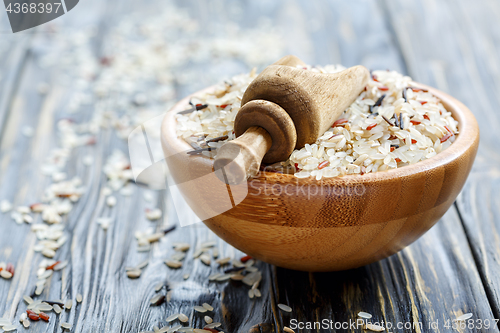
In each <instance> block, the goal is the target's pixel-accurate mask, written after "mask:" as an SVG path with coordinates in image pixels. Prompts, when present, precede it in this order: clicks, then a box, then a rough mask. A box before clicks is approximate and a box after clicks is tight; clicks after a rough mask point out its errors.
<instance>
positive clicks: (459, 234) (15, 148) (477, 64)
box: [0, 0, 500, 332]
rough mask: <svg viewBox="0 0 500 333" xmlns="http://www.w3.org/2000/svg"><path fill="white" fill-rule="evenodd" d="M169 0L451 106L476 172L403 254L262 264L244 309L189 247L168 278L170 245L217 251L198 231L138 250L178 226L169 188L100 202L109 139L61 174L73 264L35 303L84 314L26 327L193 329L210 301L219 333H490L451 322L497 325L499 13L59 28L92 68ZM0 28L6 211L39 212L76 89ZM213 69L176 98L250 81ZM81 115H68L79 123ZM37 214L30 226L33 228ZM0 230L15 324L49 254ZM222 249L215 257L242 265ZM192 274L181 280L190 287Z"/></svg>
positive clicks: (435, 9) (295, 8)
mask: <svg viewBox="0 0 500 333" xmlns="http://www.w3.org/2000/svg"><path fill="white" fill-rule="evenodd" d="M173 2H176V3H177V5H178V6H180V7H183V8H185V9H187V10H188V12H189V14H190V15H191V16H192V17H194V18H195V19H196V20H197V21H198V22H199V24H200V25H202V26H203V27H205V29H204V34H207V35H214V34H217V33H218V31H219V30H220V29H222V28H224V27H227V26H228V25H229V22H234V24H235V25H239V26H240V27H241V29H243V30H245V29H252V28H253V27H255V25H257V24H261V23H257V22H260V21H258V19H259V18H267V19H268V20H269V21H271V22H273V25H274V26H275V27H277V29H278V31H279V33H280V34H282V36H283V39H282V42H283V43H284V51H283V54H287V53H292V54H296V55H297V56H299V57H300V58H302V59H304V60H305V61H306V62H308V63H313V64H327V63H342V64H343V65H345V66H352V65H356V64H363V65H365V66H367V67H368V68H372V69H386V68H389V69H394V70H397V71H400V72H403V73H406V74H408V75H410V76H411V77H412V78H413V79H414V80H415V81H418V82H422V83H425V84H429V85H432V86H435V87H437V88H439V89H441V90H443V91H446V92H448V93H450V94H451V95H453V96H455V97H457V98H458V99H460V100H461V101H463V102H464V103H465V104H466V105H467V106H468V107H469V108H470V109H471V110H472V111H473V112H474V114H475V115H476V118H477V120H478V122H479V124H480V128H481V144H480V149H479V153H478V156H477V159H476V163H475V165H474V168H473V170H472V172H471V174H470V176H469V179H468V181H467V183H466V185H465V188H464V190H463V191H462V193H461V194H460V195H459V197H458V199H457V201H456V203H455V205H453V206H452V208H451V209H450V210H449V211H448V212H447V213H446V215H445V216H444V217H443V218H442V221H440V222H439V223H438V224H437V225H436V226H435V227H434V228H432V229H431V230H430V231H429V232H428V233H427V234H426V235H424V236H423V237H422V238H421V239H419V240H418V241H416V242H415V243H414V244H412V245H411V246H409V247H408V248H406V249H405V250H403V251H401V252H400V253H398V254H396V255H393V256H392V257H390V258H388V259H385V260H382V261H380V262H377V263H374V264H371V265H368V266H366V267H361V268H359V269H355V270H351V271H346V272H334V273H320V274H315V273H305V272H296V271H289V270H285V269H281V268H277V267H273V266H270V265H267V264H265V263H258V264H257V266H258V267H259V268H260V269H261V271H262V272H263V282H262V285H261V290H262V297H261V298H257V299H252V300H251V299H249V298H248V297H247V291H248V288H246V287H244V286H241V285H240V284H238V283H234V282H229V283H228V282H224V283H214V282H209V281H208V276H209V275H210V274H212V273H213V272H216V271H220V269H219V268H217V265H215V264H214V263H212V267H208V266H206V265H204V264H202V263H200V261H199V260H193V259H192V255H191V253H192V251H193V249H191V250H190V252H188V256H187V258H186V259H185V263H184V265H183V267H182V268H181V269H178V270H173V269H169V268H167V267H166V266H165V264H164V263H163V260H164V259H166V258H167V256H168V254H171V253H172V243H173V242H175V241H185V242H189V243H190V244H192V245H193V248H194V247H195V245H196V244H200V243H201V242H204V241H206V240H217V237H216V236H215V235H214V234H212V233H211V232H210V231H209V230H208V229H207V228H206V227H204V225H203V224H201V223H198V224H195V225H192V226H189V227H184V228H177V229H176V230H175V231H174V232H172V233H169V234H168V235H167V236H166V237H165V238H164V239H162V241H161V242H159V243H156V244H155V245H154V246H153V247H152V249H151V251H149V252H145V253H138V252H137V251H136V249H135V238H134V235H133V234H134V232H135V231H136V230H142V229H144V228H146V227H150V226H153V227H156V228H161V227H162V226H164V225H167V224H176V223H178V221H176V218H177V217H176V214H175V213H174V212H173V211H172V209H171V207H169V206H166V205H165V202H167V201H168V200H165V199H168V191H153V192H152V191H151V190H149V189H146V188H144V187H141V186H139V187H136V188H135V190H134V192H133V194H132V195H131V196H128V197H124V196H120V195H117V196H116V197H117V198H118V203H117V205H116V206H115V207H113V208H110V207H108V206H107V205H106V204H105V199H104V197H103V195H102V194H101V188H102V186H103V185H104V183H105V181H106V179H105V176H104V175H103V173H102V167H103V164H104V163H105V162H106V158H107V156H108V155H109V154H110V152H111V151H112V149H114V148H118V149H121V150H123V151H126V142H125V141H123V140H121V139H118V138H116V136H115V135H113V134H112V131H111V130H103V131H101V132H100V133H99V135H98V137H97V143H96V144H95V145H93V146H88V147H83V148H78V149H75V150H74V151H73V155H72V157H71V160H70V162H69V163H68V166H67V170H66V171H67V173H68V175H71V176H73V175H78V176H79V177H81V179H82V181H83V184H85V186H86V192H85V194H84V195H83V196H82V198H81V199H80V200H79V202H78V203H77V204H76V205H75V207H74V209H73V211H72V212H71V213H70V214H69V215H68V216H67V217H65V222H64V223H66V224H67V229H66V232H67V233H68V235H69V236H70V240H69V241H68V242H67V243H66V244H65V245H64V246H63V248H61V249H60V250H59V251H58V252H57V257H56V258H58V259H61V260H62V259H68V260H69V261H70V265H69V266H68V268H66V269H65V270H64V271H62V273H61V272H59V273H57V274H54V276H53V277H52V279H51V281H50V287H47V288H46V289H45V291H44V293H43V294H42V296H40V297H42V298H43V299H59V298H63V299H64V298H66V297H67V296H68V295H69V296H70V297H73V298H74V297H75V296H76V294H77V293H81V294H82V295H83V303H82V304H80V305H78V306H74V307H73V308H72V309H71V311H68V312H63V314H61V315H60V316H56V315H55V314H51V320H50V322H49V323H48V324H47V323H43V322H36V323H32V325H31V328H30V330H31V331H32V332H60V331H61V328H60V326H59V325H60V322H61V321H68V322H70V323H72V324H73V329H72V331H73V332H139V331H143V330H144V331H147V330H152V328H153V325H158V326H160V327H162V326H164V325H165V324H166V323H165V318H166V317H167V316H168V315H170V314H172V313H176V312H184V313H186V314H187V315H188V316H192V318H191V319H192V320H191V324H192V325H194V327H202V326H203V316H200V315H192V307H193V306H194V305H200V304H201V303H203V302H207V303H210V304H212V305H213V306H214V307H215V310H214V312H213V313H212V314H211V315H212V317H213V318H214V320H215V321H220V322H222V323H223V325H222V327H223V328H224V331H225V332H282V331H283V328H284V326H289V325H290V321H291V320H292V319H296V320H298V321H301V322H305V321H321V320H323V319H331V320H333V321H334V322H339V323H343V322H349V320H355V318H356V316H357V313H358V312H359V311H366V312H369V313H371V314H372V315H373V317H374V318H373V320H374V321H379V322H380V321H384V322H391V323H393V324H394V325H396V323H402V324H403V325H406V328H402V329H396V328H395V329H392V330H390V331H393V332H454V331H459V332H498V327H497V326H496V325H492V326H491V327H490V328H489V329H486V328H485V327H483V328H480V327H473V328H460V327H459V328H458V329H453V328H447V327H445V324H446V322H447V321H448V320H453V319H454V318H457V317H458V316H460V315H462V314H464V313H472V314H473V318H474V319H481V320H487V319H489V320H494V318H500V293H499V290H500V277H499V276H500V199H499V198H500V190H499V185H500V168H499V166H498V165H499V164H497V163H496V162H500V154H499V150H498V138H497V134H498V129H499V128H500V112H499V111H498V105H499V104H500V94H499V91H500V66H499V64H498V59H500V46H499V45H500V24H499V19H500V2H498V1H494V0H480V1H469V0H454V1H451V0H447V1H437V0H428V1H397V0H386V1H368V0H367V1H342V0H338V1H327V0H318V1H295V0H292V1H284V0H283V1H275V2H265V1H242V2H241V3H237V2H235V1H230V0H218V1H211V2H210V3H208V2H207V3H205V2H201V1H199V2H198V1H194V0H189V1H180V0H179V1H156V2H153V1H145V2H143V1H141V2H132V1H118V0H107V1H102V0H101V1H98V0H85V1H81V2H80V4H79V5H78V6H77V7H76V8H75V9H74V10H73V11H72V12H71V13H69V14H67V15H65V16H63V17H61V18H59V19H58V21H57V25H58V26H59V27H60V28H61V29H64V28H68V29H70V28H74V27H78V26H79V25H84V24H87V23H88V24H93V25H95V27H96V28H97V29H98V30H97V31H98V34H97V35H96V38H95V48H94V51H95V53H96V55H97V56H99V55H100V54H101V52H102V47H103V45H105V44H106V41H107V38H108V32H109V30H110V28H111V27H112V26H113V22H116V21H115V20H119V19H120V18H121V17H122V16H123V15H125V14H126V13H128V12H132V11H134V12H135V11H138V10H141V8H142V7H147V8H148V10H152V11H154V10H156V9H158V8H161V7H162V6H166V5H167V4H168V3H173ZM146 17H147V16H146ZM89 22H90V23H89ZM0 25H1V29H0V30H1V31H2V33H1V34H0V128H1V129H2V132H1V135H0V149H1V150H0V199H8V200H10V201H12V202H13V203H14V204H15V205H16V206H18V205H26V204H27V205H29V204H31V203H34V202H37V201H38V200H40V197H41V195H42V193H43V191H44V189H45V188H46V187H47V186H48V185H49V184H50V179H48V178H47V177H45V176H43V175H42V174H41V173H40V164H41V163H42V161H43V160H44V159H45V157H46V155H47V153H48V152H49V151H50V149H51V148H53V147H54V146H55V145H56V141H57V140H56V134H55V124H56V121H57V120H58V119H61V118H63V117H65V116H66V114H67V101H68V100H67V94H68V93H69V92H70V91H71V83H70V84H60V81H59V78H60V77H61V76H63V75H64V73H63V72H62V70H60V69H58V68H57V66H56V68H52V69H50V70H49V69H47V68H44V67H43V66H40V59H41V57H42V56H43V53H44V50H45V49H46V48H49V47H51V46H53V45H52V44H51V43H52V42H51V39H50V38H48V37H47V36H50V33H47V32H46V31H47V29H48V28H47V27H41V28H39V29H38V30H32V31H29V32H26V33H19V34H15V35H13V34H11V33H10V32H9V28H8V25H7V22H6V15H5V14H3V13H2V14H1V15H0ZM231 61H232V62H231V63H232V64H234V60H231ZM223 64H224V63H223ZM211 65H212V63H208V64H206V65H205V66H201V65H200V66H199V72H200V73H205V70H204V68H206V67H208V66H211ZM238 66H239V67H238ZM218 68H219V71H218V72H217V73H211V74H210V75H205V76H200V78H199V79H198V80H196V82H191V81H188V82H183V83H179V84H178V86H177V90H176V91H175V94H176V96H175V98H173V99H176V98H180V97H182V96H184V95H186V94H188V93H191V92H194V91H196V90H197V89H199V88H201V87H203V86H207V85H208V84H212V83H214V82H218V81H220V80H221V79H222V78H224V77H227V76H228V75H232V74H234V72H237V71H245V70H248V68H246V67H245V66H244V65H241V63H239V65H237V66H236V69H235V67H234V66H233V67H230V66H229V67H227V68H232V69H228V70H225V68H226V67H224V66H219V67H218ZM40 82H49V83H50V84H51V86H50V89H49V93H48V94H46V95H41V94H39V93H38V92H37V87H38V85H39V83H40ZM88 107H89V108H91V106H88ZM89 110H90V109H89ZM89 114H91V113H90V111H89V112H83V113H79V114H77V115H73V116H72V117H73V118H74V119H75V120H76V121H84V120H86V119H88V117H89ZM25 126H32V127H33V128H34V129H35V133H34V135H33V136H31V137H30V136H26V135H24V134H23V128H24V127H25ZM86 154H92V155H93V156H94V158H95V160H94V163H93V164H92V165H91V166H90V167H84V166H82V158H83V156H84V155H86ZM134 186H135V185H134ZM146 192H147V193H153V195H154V198H155V199H154V200H155V201H156V202H158V204H159V205H160V206H162V208H163V210H164V212H165V214H164V218H163V220H162V221H160V222H157V223H152V222H150V221H148V220H147V219H146V218H145V217H144V213H143V211H144V209H145V208H147V207H150V206H151V203H148V202H146V201H145V200H144V199H143V196H144V193H146ZM182 214H189V212H182ZM103 215H104V216H112V217H113V218H114V219H115V223H114V224H112V225H111V226H110V228H109V229H108V230H107V231H104V230H102V229H101V228H100V227H99V226H98V225H97V223H96V219H97V218H98V217H100V216H103ZM180 215H181V214H180ZM34 216H35V222H34V223H41V219H40V217H39V216H37V215H34ZM0 226H1V227H0V261H8V262H12V263H14V265H15V267H16V274H15V276H14V278H13V279H12V280H9V281H7V280H3V279H0V317H2V316H4V317H6V318H9V319H11V320H13V321H15V322H17V319H18V318H19V316H20V314H21V313H22V312H23V311H25V309H26V305H25V304H24V303H23V302H22V296H23V295H25V294H30V293H31V292H32V288H33V286H34V284H35V282H36V268H37V267H38V263H39V262H40V260H41V259H42V257H41V255H40V254H39V253H35V252H34V250H33V247H34V245H35V244H36V237H35V235H34V234H33V233H32V232H31V231H30V227H29V226H28V225H27V224H23V225H17V224H16V223H14V222H13V221H12V219H11V218H10V214H8V213H7V214H0ZM217 242H218V244H217V247H218V248H219V249H220V252H221V256H225V255H229V256H233V257H235V258H239V257H240V256H242V254H241V253H239V252H238V251H236V250H235V249H233V248H232V247H230V246H228V245H227V244H225V243H223V242H222V241H220V240H217ZM145 259H149V266H148V267H147V268H145V270H144V272H143V274H142V276H141V277H140V279H136V280H132V279H129V278H127V276H126V275H125V267H126V266H131V265H136V264H138V263H140V262H141V261H143V260H145ZM186 273H189V274H190V277H189V279H187V280H184V279H183V275H184V274H186ZM165 279H166V280H168V281H169V282H170V285H171V288H172V289H173V297H172V300H171V301H170V302H169V303H166V304H164V305H162V306H159V307H151V306H150V305H149V300H150V299H151V297H152V296H153V295H154V290H153V289H154V286H155V285H156V284H157V283H158V282H159V281H162V280H165ZM278 303H284V304H288V305H290V306H291V307H292V308H293V312H292V313H291V314H286V313H284V312H283V311H280V310H278V308H277V304H278ZM418 323H421V324H422V328H420V327H419V324H418ZM429 325H435V326H429ZM408 326H410V327H411V328H408ZM18 331H19V332H20V331H24V329H22V328H19V330H18ZM296 331H298V330H296ZM306 331H307V332H309V331H311V332H312V331H315V332H360V331H361V329H352V328H347V329H317V330H304V332H306Z"/></svg>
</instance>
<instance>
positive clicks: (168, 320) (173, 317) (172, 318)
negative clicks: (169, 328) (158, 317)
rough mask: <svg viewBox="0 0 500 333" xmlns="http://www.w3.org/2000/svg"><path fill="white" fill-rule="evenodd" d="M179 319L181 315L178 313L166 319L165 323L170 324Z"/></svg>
mask: <svg viewBox="0 0 500 333" xmlns="http://www.w3.org/2000/svg"><path fill="white" fill-rule="evenodd" d="M178 317H179V314H178V313H174V314H173V315H171V316H169V317H167V319H165V321H166V322H167V323H170V322H171V321H174V320H176V319H177V318H178Z"/></svg>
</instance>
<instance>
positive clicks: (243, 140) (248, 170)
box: [214, 126, 272, 185]
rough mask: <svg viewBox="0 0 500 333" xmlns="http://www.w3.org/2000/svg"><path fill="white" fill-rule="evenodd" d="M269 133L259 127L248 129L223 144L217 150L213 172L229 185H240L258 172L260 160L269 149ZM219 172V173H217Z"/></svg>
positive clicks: (270, 141) (270, 143)
mask: <svg viewBox="0 0 500 333" xmlns="http://www.w3.org/2000/svg"><path fill="white" fill-rule="evenodd" d="M271 145H272V139H271V136H270V135H269V133H268V132H267V131H266V130H265V129H263V128H262V127H259V126H252V127H250V128H248V129H247V130H246V131H245V133H243V134H242V135H240V136H239V137H238V138H236V139H234V140H231V141H229V142H227V143H225V144H224V145H223V146H222V147H220V148H219V149H218V150H217V157H216V159H215V161H214V170H215V171H216V174H217V176H218V177H219V178H221V180H222V181H224V182H225V183H226V184H229V185H236V184H240V183H241V182H243V181H246V180H247V179H248V177H250V176H254V175H256V174H257V173H258V172H259V168H260V163H261V162H262V158H264V155H266V153H267V152H268V150H269V149H270V148H271ZM218 170H220V172H217V171H218Z"/></svg>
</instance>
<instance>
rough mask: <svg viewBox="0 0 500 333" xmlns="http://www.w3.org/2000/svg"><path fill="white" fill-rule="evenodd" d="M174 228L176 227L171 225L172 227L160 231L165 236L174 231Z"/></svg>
mask: <svg viewBox="0 0 500 333" xmlns="http://www.w3.org/2000/svg"><path fill="white" fill-rule="evenodd" d="M175 228H176V226H175V225H173V226H171V227H170V228H166V229H163V231H162V232H163V233H164V234H165V235H166V234H168V233H169V232H171V231H174V230H175Z"/></svg>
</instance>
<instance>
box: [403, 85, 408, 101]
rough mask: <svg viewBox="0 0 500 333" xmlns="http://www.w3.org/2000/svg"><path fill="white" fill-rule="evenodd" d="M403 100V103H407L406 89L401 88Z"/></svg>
mask: <svg viewBox="0 0 500 333" xmlns="http://www.w3.org/2000/svg"><path fill="white" fill-rule="evenodd" d="M403 98H404V99H405V102H407V103H408V98H407V97H406V88H403Z"/></svg>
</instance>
